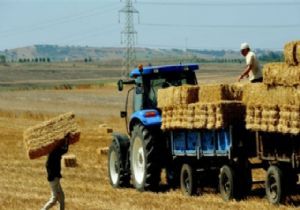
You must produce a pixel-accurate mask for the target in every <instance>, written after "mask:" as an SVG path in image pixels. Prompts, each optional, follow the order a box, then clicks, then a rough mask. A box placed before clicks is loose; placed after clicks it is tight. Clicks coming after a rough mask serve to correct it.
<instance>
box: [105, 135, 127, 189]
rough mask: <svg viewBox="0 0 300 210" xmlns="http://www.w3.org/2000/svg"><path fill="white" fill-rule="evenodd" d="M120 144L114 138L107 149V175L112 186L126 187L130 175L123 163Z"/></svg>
mask: <svg viewBox="0 0 300 210" xmlns="http://www.w3.org/2000/svg"><path fill="white" fill-rule="evenodd" d="M124 162H125V161H124V160H123V156H122V152H121V146H120V144H119V142H117V140H116V139H114V140H113V141H112V143H111V145H110V147H109V151H108V177H109V181H110V184H111V185H112V186H113V187H114V188H121V187H127V186H129V184H130V175H129V173H128V172H129V171H128V169H126V166H125V164H124Z"/></svg>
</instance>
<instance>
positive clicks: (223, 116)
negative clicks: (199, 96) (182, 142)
mask: <svg viewBox="0 0 300 210" xmlns="http://www.w3.org/2000/svg"><path fill="white" fill-rule="evenodd" d="M244 115H245V108H244V105H243V104H242V103H241V102H238V101H219V102H214V103H202V102H201V103H196V104H195V119H194V128H197V129H219V128H223V127H226V126H228V125H230V124H234V123H236V122H241V121H243V118H244Z"/></svg>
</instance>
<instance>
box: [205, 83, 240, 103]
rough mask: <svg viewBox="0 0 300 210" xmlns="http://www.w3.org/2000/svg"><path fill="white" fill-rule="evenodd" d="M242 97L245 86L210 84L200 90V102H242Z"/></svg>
mask: <svg viewBox="0 0 300 210" xmlns="http://www.w3.org/2000/svg"><path fill="white" fill-rule="evenodd" d="M242 95H243V84H209V85H201V86H200V88H199V101H200V102H217V101H223V100H232V101H240V100H242Z"/></svg>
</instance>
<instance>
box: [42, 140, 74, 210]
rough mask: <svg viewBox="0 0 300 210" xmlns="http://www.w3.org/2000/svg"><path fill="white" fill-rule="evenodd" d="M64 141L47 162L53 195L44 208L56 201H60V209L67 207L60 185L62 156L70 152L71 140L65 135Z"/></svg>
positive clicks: (49, 156)
mask: <svg viewBox="0 0 300 210" xmlns="http://www.w3.org/2000/svg"><path fill="white" fill-rule="evenodd" d="M62 142H63V143H62V144H61V145H59V146H58V147H57V148H56V149H55V150H53V151H52V152H51V153H50V154H49V155H48V159H47V162H46V169H47V175H48V176H47V179H48V181H49V184H50V188H51V197H50V199H49V201H48V202H47V203H46V204H45V206H44V207H43V208H42V210H48V209H50V208H51V207H53V206H54V205H55V204H56V202H57V201H58V202H59V206H60V210H64V209H65V195H64V192H63V190H62V188H61V185H60V179H61V178H62V176H61V173H60V170H61V156H62V155H63V154H65V153H67V152H68V147H69V140H68V136H67V137H65V139H64V141H62Z"/></svg>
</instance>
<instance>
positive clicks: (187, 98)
mask: <svg viewBox="0 0 300 210" xmlns="http://www.w3.org/2000/svg"><path fill="white" fill-rule="evenodd" d="M198 90H199V86H195V85H183V86H178V87H169V88H165V89H159V90H158V91H157V106H158V107H159V108H162V107H171V106H174V105H183V104H190V103H195V102H197V101H198Z"/></svg>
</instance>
